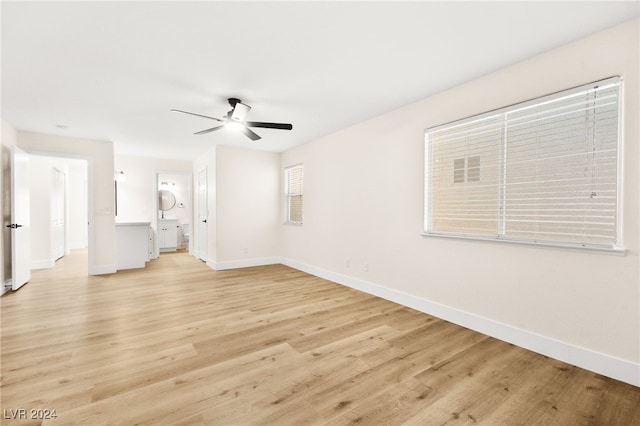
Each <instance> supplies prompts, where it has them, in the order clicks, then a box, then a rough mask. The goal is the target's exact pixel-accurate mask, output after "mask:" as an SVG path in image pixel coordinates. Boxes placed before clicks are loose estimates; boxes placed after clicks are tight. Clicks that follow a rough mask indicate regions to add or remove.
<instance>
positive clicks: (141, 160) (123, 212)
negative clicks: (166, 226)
mask: <svg viewBox="0 0 640 426" xmlns="http://www.w3.org/2000/svg"><path fill="white" fill-rule="evenodd" d="M191 168H192V163H191V161H181V160H167V159H160V158H147V157H135V156H129V155H116V156H115V170H118V171H120V170H121V171H124V173H125V176H126V177H127V181H126V182H119V183H118V217H117V218H116V221H117V222H152V223H153V222H154V220H155V219H156V218H157V213H158V211H157V210H156V204H155V203H156V197H157V193H156V189H155V188H156V173H158V172H170V171H175V172H185V173H190V172H191Z"/></svg>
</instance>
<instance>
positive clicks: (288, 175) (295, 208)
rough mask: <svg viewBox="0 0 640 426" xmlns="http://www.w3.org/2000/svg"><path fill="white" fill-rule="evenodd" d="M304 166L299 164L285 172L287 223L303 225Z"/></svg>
mask: <svg viewBox="0 0 640 426" xmlns="http://www.w3.org/2000/svg"><path fill="white" fill-rule="evenodd" d="M303 171H304V170H303V166H302V164H298V165H295V166H291V167H287V168H286V169H285V170H284V193H285V202H286V207H285V209H286V219H285V220H286V222H287V223H296V224H302V196H303V188H304V182H303V175H304V173H303Z"/></svg>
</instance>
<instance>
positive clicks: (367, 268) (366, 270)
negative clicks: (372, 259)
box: [364, 263, 369, 272]
mask: <svg viewBox="0 0 640 426" xmlns="http://www.w3.org/2000/svg"><path fill="white" fill-rule="evenodd" d="M364 271H365V272H369V264H368V263H365V264H364Z"/></svg>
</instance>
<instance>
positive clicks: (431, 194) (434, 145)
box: [424, 77, 621, 250]
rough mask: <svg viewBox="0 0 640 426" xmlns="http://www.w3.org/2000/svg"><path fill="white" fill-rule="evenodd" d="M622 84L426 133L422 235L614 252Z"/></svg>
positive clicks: (597, 85)
mask: <svg viewBox="0 0 640 426" xmlns="http://www.w3.org/2000/svg"><path fill="white" fill-rule="evenodd" d="M620 86H621V80H620V78H619V77H613V78H609V79H606V80H602V81H598V82H594V83H591V84H588V85H585V86H581V87H576V88H573V89H569V90H566V91H563V92H559V93H555V94H552V95H548V96H544V97H542V98H538V99H534V100H531V101H527V102H523V103H521V104H516V105H512V106H509V107H506V108H502V109H499V110H495V111H491V112H488V113H486V114H482V115H478V116H475V117H470V118H467V119H463V120H459V121H456V122H452V123H448V124H444V125H441V126H438V127H434V128H431V129H427V130H426V131H425V222H424V226H425V228H424V230H425V233H426V234H427V235H445V236H456V237H463V238H476V239H477V238H481V239H492V240H501V241H517V242H528V243H537V244H545V245H559V246H570V247H586V248H595V249H604V250H619V249H620V223H619V216H620V207H619V206H620V194H619V186H618V174H619V155H620V149H619V145H620V136H619V135H620V121H621V119H620V116H621V113H620V91H621V88H620ZM473 182H475V184H470V183H473Z"/></svg>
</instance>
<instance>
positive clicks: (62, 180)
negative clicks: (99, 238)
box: [29, 154, 88, 270]
mask: <svg viewBox="0 0 640 426" xmlns="http://www.w3.org/2000/svg"><path fill="white" fill-rule="evenodd" d="M29 162H30V167H29V194H30V195H29V198H30V222H31V253H30V256H29V257H30V267H31V269H45V268H52V267H54V266H55V263H56V261H57V260H59V259H61V258H62V257H64V256H65V255H69V254H70V252H71V250H75V249H87V247H88V200H87V193H88V188H87V186H88V162H87V160H84V159H75V158H65V157H58V156H48V155H40V154H31V155H29ZM87 270H88V265H87Z"/></svg>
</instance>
